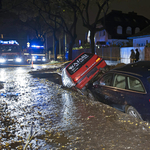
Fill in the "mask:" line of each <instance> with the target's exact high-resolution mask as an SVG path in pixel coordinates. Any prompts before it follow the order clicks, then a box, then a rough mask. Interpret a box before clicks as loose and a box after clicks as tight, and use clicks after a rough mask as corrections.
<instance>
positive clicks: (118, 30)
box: [117, 26, 122, 34]
mask: <svg viewBox="0 0 150 150" xmlns="http://www.w3.org/2000/svg"><path fill="white" fill-rule="evenodd" d="M117 34H122V27H121V26H118V27H117Z"/></svg>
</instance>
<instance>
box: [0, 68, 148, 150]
mask: <svg viewBox="0 0 150 150" xmlns="http://www.w3.org/2000/svg"><path fill="white" fill-rule="evenodd" d="M30 70H31V68H29V67H16V68H13V67H12V68H1V69H0V81H1V83H3V85H4V88H3V89H1V90H0V94H1V95H0V114H1V117H0V149H7V150H9V149H21V150H22V149H31V150H32V149H34V150H36V149H37V150H45V149H52V150H57V149H64V150H66V149H67V150H83V149H87V150H111V149H112V150H113V149H119V150H121V149H132V150H135V149H137V150H140V149H143V147H144V148H145V149H147V148H149V146H150V143H149V137H150V133H149V128H150V125H149V124H148V123H146V122H141V121H139V120H136V119H134V118H132V117H130V116H128V115H125V114H123V113H121V112H119V111H117V110H115V109H114V108H111V107H109V106H107V105H104V104H102V103H100V102H96V101H92V100H90V99H87V98H86V97H85V96H82V95H80V94H79V93H77V92H73V91H71V90H65V89H62V88H61V86H60V85H59V84H56V83H54V82H52V81H51V80H48V79H46V77H47V76H46V77H45V78H44V77H42V78H38V77H37V76H36V77H35V76H34V77H33V76H32V75H30V74H29V73H28V72H29V71H30ZM137 143H138V144H137Z"/></svg>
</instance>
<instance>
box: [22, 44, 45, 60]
mask: <svg viewBox="0 0 150 150" xmlns="http://www.w3.org/2000/svg"><path fill="white" fill-rule="evenodd" d="M23 53H24V58H25V60H26V61H27V62H28V63H32V62H33V63H44V62H46V51H45V49H44V46H41V45H30V43H27V48H26V49H24V50H23Z"/></svg>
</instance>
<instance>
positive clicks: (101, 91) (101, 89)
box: [93, 73, 113, 105]
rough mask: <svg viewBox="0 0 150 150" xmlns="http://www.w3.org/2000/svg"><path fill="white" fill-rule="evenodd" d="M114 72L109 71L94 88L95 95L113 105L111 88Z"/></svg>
mask: <svg viewBox="0 0 150 150" xmlns="http://www.w3.org/2000/svg"><path fill="white" fill-rule="evenodd" d="M112 79H113V73H108V74H106V75H104V76H103V77H102V78H101V80H100V82H99V84H98V85H96V88H94V90H93V92H94V96H95V97H96V98H97V99H98V100H99V101H101V102H103V103H105V104H108V105H111V100H110V99H111V98H112V97H113V95H111V94H110V89H111V88H112Z"/></svg>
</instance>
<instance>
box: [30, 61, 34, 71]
mask: <svg viewBox="0 0 150 150" xmlns="http://www.w3.org/2000/svg"><path fill="white" fill-rule="evenodd" d="M31 69H34V68H33V60H32V67H31Z"/></svg>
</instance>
